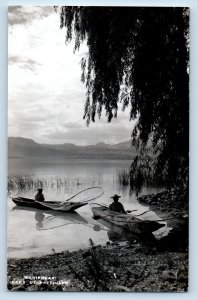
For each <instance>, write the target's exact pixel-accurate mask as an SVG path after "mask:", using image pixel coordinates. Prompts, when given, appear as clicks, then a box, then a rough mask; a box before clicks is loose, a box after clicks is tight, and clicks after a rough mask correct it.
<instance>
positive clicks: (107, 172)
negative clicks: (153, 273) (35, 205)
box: [8, 158, 167, 257]
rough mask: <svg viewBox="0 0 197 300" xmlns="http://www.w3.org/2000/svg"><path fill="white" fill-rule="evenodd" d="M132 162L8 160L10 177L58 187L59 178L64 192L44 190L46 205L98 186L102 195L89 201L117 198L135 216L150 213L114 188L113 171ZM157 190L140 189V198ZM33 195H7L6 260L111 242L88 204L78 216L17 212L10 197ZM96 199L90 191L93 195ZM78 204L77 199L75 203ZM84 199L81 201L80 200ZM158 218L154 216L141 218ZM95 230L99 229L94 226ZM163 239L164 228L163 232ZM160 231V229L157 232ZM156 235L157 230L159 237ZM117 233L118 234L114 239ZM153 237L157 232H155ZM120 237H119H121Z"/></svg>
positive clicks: (29, 195) (125, 192)
mask: <svg viewBox="0 0 197 300" xmlns="http://www.w3.org/2000/svg"><path fill="white" fill-rule="evenodd" d="M129 165H130V161H117V160H115V161H113V160H111V161H110V160H105V161H96V160H80V159H75V160H69V161H66V160H65V161H39V160H38V161H34V162H32V161H31V162H30V161H29V160H26V159H22V158H19V159H17V158H12V159H9V176H33V177H36V178H37V177H39V178H45V179H48V180H53V181H54V183H55V182H56V181H55V180H56V178H57V177H62V178H67V185H66V186H64V187H63V188H57V186H56V185H55V184H54V187H53V188H51V187H50V188H45V189H44V191H43V193H44V195H45V199H46V200H53V201H54V200H57V201H60V200H65V199H67V198H69V197H70V196H72V195H74V194H75V193H77V192H79V191H80V190H83V189H85V188H88V187H92V186H101V187H102V188H103V189H104V191H105V193H104V195H102V197H100V198H98V199H96V200H94V201H93V202H94V203H95V202H97V203H105V204H106V205H109V204H110V203H111V202H112V199H111V198H110V197H111V196H112V195H113V194H115V193H118V194H120V195H121V196H122V197H121V202H122V204H123V205H124V207H125V209H130V210H133V209H136V210H137V211H136V214H139V213H142V212H144V211H146V210H148V207H147V206H142V205H140V204H139V203H138V202H137V199H136V197H135V196H129V192H128V189H127V188H122V187H120V186H119V185H118V183H117V172H118V171H119V170H122V169H128V168H129ZM158 191H159V190H158V189H144V190H143V191H142V194H147V193H157V192H158ZM35 193H36V189H35V190H30V191H27V192H18V191H15V192H11V193H10V195H9V197H8V256H9V257H31V256H41V255H44V254H51V253H53V252H54V251H55V252H60V251H63V250H77V249H82V248H86V247H87V246H89V239H90V238H91V239H92V240H93V241H94V243H95V244H105V243H106V242H108V241H109V240H112V235H113V234H112V231H111V229H110V228H109V226H108V225H107V224H105V223H103V224H101V222H98V221H95V220H93V219H92V210H91V207H92V204H91V205H86V206H84V207H82V208H79V209H78V210H77V211H76V213H74V214H71V213H61V212H59V213H58V212H53V211H40V210H36V209H26V208H18V207H16V206H15V204H14V203H13V202H12V200H11V197H14V196H24V197H27V198H34V196H35ZM92 197H94V190H92ZM77 200H79V198H78V199H77ZM81 200H83V199H81ZM145 217H146V218H148V219H159V217H158V216H157V215H156V214H155V213H154V212H152V211H149V212H148V213H147V214H145V215H144V218H145ZM98 225H99V226H98ZM162 230H163V232H164V234H165V230H166V231H167V229H166V228H165V227H164V229H162ZM160 231H161V230H160ZM159 233H160V232H159V231H158V234H159ZM118 234H119V232H118V233H117V235H118ZM156 234H157V232H156ZM119 238H120V239H121V238H122V239H124V238H123V237H121V233H120V234H119Z"/></svg>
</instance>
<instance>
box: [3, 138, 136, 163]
mask: <svg viewBox="0 0 197 300" xmlns="http://www.w3.org/2000/svg"><path fill="white" fill-rule="evenodd" d="M8 156H9V157H10V158H11V157H15V158H16V157H17V158H40V159H49V158H50V159H52V158H53V159H71V158H81V159H120V160H124V159H133V158H134V157H135V156H136V151H135V149H134V147H132V146H131V142H130V141H126V142H123V143H118V144H114V145H110V144H105V143H98V144H96V145H88V146H77V145H75V144H71V143H64V144H57V145H56V144H55V145H52V144H39V143H36V142H35V141H33V140H32V139H26V138H22V137H9V138H8Z"/></svg>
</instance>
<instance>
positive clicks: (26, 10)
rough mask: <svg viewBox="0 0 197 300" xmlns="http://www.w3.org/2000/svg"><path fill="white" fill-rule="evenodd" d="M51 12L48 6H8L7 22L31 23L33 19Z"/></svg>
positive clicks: (14, 23) (12, 23) (15, 23)
mask: <svg viewBox="0 0 197 300" xmlns="http://www.w3.org/2000/svg"><path fill="white" fill-rule="evenodd" d="M52 12H53V8H52V7H50V6H45V7H41V6H9V7H8V23H9V25H18V24H26V23H31V22H32V21H33V20H35V19H41V18H44V17H47V16H48V15H50V14H51V13H52Z"/></svg>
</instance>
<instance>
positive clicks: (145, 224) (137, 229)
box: [92, 206, 165, 234]
mask: <svg viewBox="0 0 197 300" xmlns="http://www.w3.org/2000/svg"><path fill="white" fill-rule="evenodd" d="M92 212H93V215H94V216H95V217H97V218H98V217H100V218H102V219H104V220H107V221H108V222H110V223H112V224H114V225H117V226H120V227H123V228H124V229H125V230H128V231H130V232H133V233H136V234H142V233H150V232H154V231H156V230H158V229H159V228H161V227H163V226H165V225H164V224H160V223H158V222H155V221H148V220H143V219H141V218H139V217H136V216H135V215H131V214H120V213H117V212H114V211H111V210H110V209H108V208H107V207H105V206H99V207H93V208H92Z"/></svg>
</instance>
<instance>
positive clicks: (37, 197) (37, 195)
mask: <svg viewBox="0 0 197 300" xmlns="http://www.w3.org/2000/svg"><path fill="white" fill-rule="evenodd" d="M37 191H38V193H37V194H36V196H35V200H36V201H39V202H44V195H43V193H42V189H41V188H39V189H37Z"/></svg>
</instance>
